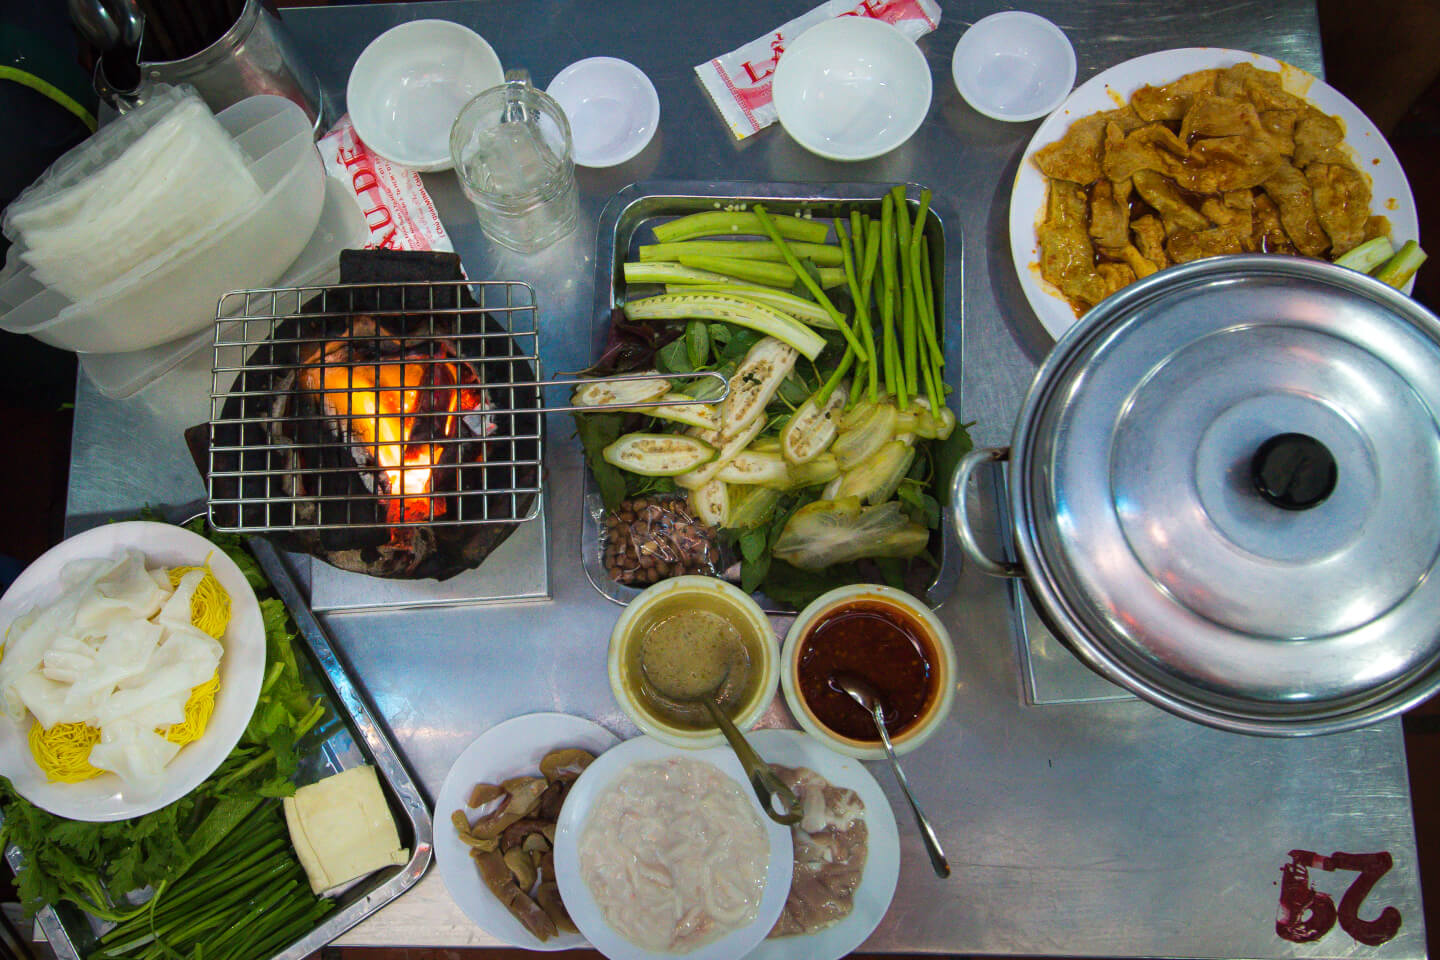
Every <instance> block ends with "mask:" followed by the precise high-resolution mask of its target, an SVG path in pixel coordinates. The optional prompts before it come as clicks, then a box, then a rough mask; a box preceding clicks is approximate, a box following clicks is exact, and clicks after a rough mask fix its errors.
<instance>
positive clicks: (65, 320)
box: [0, 96, 325, 353]
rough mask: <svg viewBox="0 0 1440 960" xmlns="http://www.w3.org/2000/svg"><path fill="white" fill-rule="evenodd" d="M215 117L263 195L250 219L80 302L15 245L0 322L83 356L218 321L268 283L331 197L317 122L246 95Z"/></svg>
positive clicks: (278, 101)
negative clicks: (221, 311) (229, 298)
mask: <svg viewBox="0 0 1440 960" xmlns="http://www.w3.org/2000/svg"><path fill="white" fill-rule="evenodd" d="M215 119H216V120H218V121H219V123H220V125H221V126H222V127H223V128H224V129H225V131H226V132H227V133H229V134H230V136H231V137H233V138H234V139H235V143H236V145H237V146H239V148H240V152H241V153H242V154H244V156H245V158H246V160H247V166H248V168H249V170H250V173H251V174H252V175H253V176H254V177H255V180H256V182H257V183H258V184H259V186H260V190H261V192H262V198H261V201H260V203H259V204H258V205H257V206H256V207H255V208H253V209H252V210H251V211H250V213H249V214H248V215H247V216H244V217H241V218H239V219H237V220H235V221H233V222H231V223H228V224H217V225H216V227H215V229H214V230H213V232H211V233H210V234H209V235H208V236H207V237H206V238H205V239H204V240H202V241H201V242H200V243H199V244H198V245H196V246H194V247H192V248H190V249H189V250H188V251H187V252H185V253H184V254H182V255H180V256H178V257H174V258H166V257H159V258H156V262H152V263H151V264H147V265H146V266H145V268H143V270H142V271H140V272H139V273H138V275H136V276H133V277H125V278H122V279H121V280H119V281H117V282H116V283H115V284H114V285H113V286H112V287H111V289H110V290H109V291H107V292H106V293H105V294H104V295H103V296H101V297H99V298H97V299H95V300H90V301H86V302H82V303H76V302H74V301H72V300H70V299H69V298H68V297H66V296H64V295H63V294H61V293H58V292H57V291H54V290H51V289H49V288H47V287H46V286H44V285H43V284H42V283H40V282H39V281H38V280H37V279H36V278H35V276H34V273H33V271H32V270H31V269H30V267H29V265H28V264H25V263H24V262H23V261H21V259H20V257H19V255H18V251H16V250H12V251H11V253H10V256H9V258H8V260H7V262H6V264H5V269H4V270H3V271H0V311H3V313H0V329H4V330H8V331H9V332H11V333H23V334H29V335H30V336H32V337H35V338H36V339H37V340H40V341H42V342H44V343H48V344H50V345H52V346H56V347H60V348H62V349H65V350H74V351H76V352H77V353H122V352H127V351H132V350H143V349H145V348H147V347H152V346H155V345H157V344H162V343H167V342H169V341H172V340H175V339H177V338H179V337H183V336H185V335H186V334H189V333H195V332H197V331H199V330H200V329H202V328H203V327H205V326H206V325H207V324H209V323H212V322H213V321H214V319H215V305H216V302H217V301H218V300H219V299H220V295H221V294H223V293H225V292H226V291H229V290H235V289H242V288H249V287H263V286H265V285H267V284H269V283H272V282H273V281H274V280H275V279H276V278H277V277H279V276H280V275H281V274H282V273H284V272H285V270H286V268H287V267H289V266H290V264H291V263H292V262H293V261H294V260H295V258H296V256H297V255H299V253H300V251H301V250H302V249H304V247H305V245H306V244H307V243H308V242H309V240H310V237H311V235H312V234H313V233H314V232H315V226H316V224H317V223H318V222H319V219H320V208H321V205H322V202H323V200H324V197H325V170H324V167H323V165H322V164H321V161H320V154H319V152H318V151H316V149H315V144H314V140H313V139H312V133H311V129H310V121H309V120H308V119H307V118H306V116H305V112H304V111H303V110H301V109H300V108H299V107H298V106H296V105H295V104H294V103H291V102H290V101H289V100H286V99H284V98H283V97H274V96H259V97H251V98H249V99H247V100H242V101H241V102H240V103H237V104H235V105H234V106H232V107H229V108H227V109H226V110H224V111H222V112H221V113H219V114H218V115H217V116H216V118H215ZM96 242H97V243H102V242H104V238H99V237H97V238H96Z"/></svg>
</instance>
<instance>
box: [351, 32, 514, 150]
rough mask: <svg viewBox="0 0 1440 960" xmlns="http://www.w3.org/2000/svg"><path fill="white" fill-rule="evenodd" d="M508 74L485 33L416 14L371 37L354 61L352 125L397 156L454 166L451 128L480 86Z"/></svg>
mask: <svg viewBox="0 0 1440 960" xmlns="http://www.w3.org/2000/svg"><path fill="white" fill-rule="evenodd" d="M504 81H505V71H504V70H502V69H501V67H500V58H499V57H497V56H496V55H495V51H494V50H493V49H491V47H490V44H488V43H486V42H485V38H484V37H482V36H480V35H479V34H478V33H476V32H475V31H473V30H469V29H467V28H465V27H462V26H460V24H458V23H451V22H450V21H448V20H413V21H411V22H410V23H402V24H400V26H398V27H392V28H391V29H389V30H386V31H385V32H384V33H382V34H380V36H378V37H376V38H375V39H374V40H372V41H370V45H369V46H368V47H366V48H365V50H364V52H363V53H361V54H360V56H359V58H358V59H357V60H356V61H355V66H353V67H352V68H351V69H350V81H349V83H348V84H346V87H345V101H346V106H347V109H348V110H349V111H350V120H351V122H352V123H354V124H355V132H356V133H357V134H359V135H360V139H361V140H363V141H365V145H366V146H367V147H369V148H370V149H371V150H374V151H375V152H376V153H378V154H380V156H382V157H384V158H385V159H386V160H389V161H391V162H392V163H398V164H401V165H402V166H406V167H411V168H413V169H415V170H423V171H432V170H449V169H450V128H451V127H452V126H453V125H454V124H455V118H456V117H457V116H458V115H459V114H460V108H461V107H463V106H465V104H466V103H468V102H469V101H470V100H471V99H472V98H473V97H474V96H475V95H476V94H477V93H479V92H480V91H482V90H488V89H489V88H491V87H493V86H496V85H497V84H500V83H503V82H504Z"/></svg>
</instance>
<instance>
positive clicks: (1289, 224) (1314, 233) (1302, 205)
mask: <svg viewBox="0 0 1440 960" xmlns="http://www.w3.org/2000/svg"><path fill="white" fill-rule="evenodd" d="M1262 186H1263V187H1264V188H1265V193H1266V194H1267V195H1269V197H1270V199H1271V200H1274V201H1275V206H1277V207H1279V208H1280V224H1281V226H1283V227H1284V228H1285V235H1286V236H1287V237H1289V238H1290V242H1291V243H1292V244H1294V245H1295V249H1296V250H1298V251H1300V252H1301V253H1302V254H1304V255H1305V256H1307V257H1318V256H1320V255H1321V254H1322V253H1324V252H1325V251H1326V250H1328V249H1329V248H1330V238H1329V237H1328V236H1326V234H1325V230H1324V228H1323V227H1321V226H1320V219H1319V217H1317V216H1316V215H1315V200H1314V197H1313V196H1312V195H1311V192H1310V184H1309V182H1308V181H1307V180H1306V179H1305V174H1303V173H1301V172H1300V171H1299V170H1296V169H1295V168H1294V167H1293V166H1291V165H1290V164H1288V163H1287V164H1285V165H1284V166H1282V167H1281V168H1280V169H1279V170H1277V171H1276V172H1275V173H1274V175H1272V176H1271V177H1270V178H1269V179H1268V180H1266V181H1265V182H1264V183H1263V184H1262Z"/></svg>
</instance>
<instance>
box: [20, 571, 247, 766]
mask: <svg viewBox="0 0 1440 960" xmlns="http://www.w3.org/2000/svg"><path fill="white" fill-rule="evenodd" d="M199 569H202V568H200V567H194V566H189V567H172V568H170V569H169V570H168V571H167V572H166V574H167V576H168V577H169V579H170V586H171V587H177V586H179V584H180V580H181V578H183V577H184V576H185V574H187V573H189V572H190V571H192V570H199ZM203 569H204V570H205V579H203V580H201V581H200V584H199V585H198V586H197V587H196V588H195V595H194V597H193V598H192V599H191V601H190V621H191V623H193V624H194V625H195V627H196V629H198V630H203V631H205V632H206V633H208V634H209V635H210V636H212V637H214V638H215V639H217V640H219V639H220V638H221V637H222V636H224V635H225V630H226V628H227V627H228V626H229V625H230V594H229V593H228V592H226V590H225V588H224V587H223V586H221V584H220V581H219V580H217V579H216V578H215V574H214V573H213V572H212V571H211V570H210V564H209V562H208V561H207V562H206V564H205V566H204V568H203ZM0 655H3V648H0ZM219 690H220V671H219V670H216V671H215V675H214V676H212V677H211V678H210V679H209V680H207V681H206V682H204V683H202V684H200V686H198V687H196V688H195V689H193V690H192V691H190V698H189V699H188V700H186V701H185V719H184V720H183V721H181V722H180V723H175V724H171V725H170V726H169V727H167V728H165V729H163V730H162V729H158V728H157V729H156V731H155V732H156V733H158V734H160V735H162V736H163V737H164V738H165V739H166V740H168V741H170V742H171V743H173V744H176V745H177V746H184V745H185V744H187V743H193V742H194V741H196V740H199V739H200V738H201V737H202V736H204V735H205V728H206V726H208V725H209V723H210V717H211V716H212V715H213V714H214V712H215V697H216V694H217V693H218V692H219ZM29 739H30V754H31V756H33V757H34V758H35V763H36V764H37V765H38V766H39V767H40V769H41V770H42V771H44V773H45V776H46V779H48V780H50V781H51V782H52V783H79V782H81V781H82V780H88V779H90V778H91V777H94V776H98V775H99V774H101V773H104V772H105V771H103V770H101V769H99V768H98V767H94V766H92V765H91V764H90V760H89V757H90V749H91V748H92V747H94V746H95V744H97V743H99V742H100V730H99V729H98V728H96V727H92V726H90V725H89V724H85V723H57V724H55V725H54V726H52V727H50V729H48V730H47V729H45V728H43V727H41V725H40V723H39V722H38V721H36V722H35V723H34V724H32V725H31V727H30V738H29Z"/></svg>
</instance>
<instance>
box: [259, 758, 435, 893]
mask: <svg viewBox="0 0 1440 960" xmlns="http://www.w3.org/2000/svg"><path fill="white" fill-rule="evenodd" d="M284 806H285V823H286V825H288V826H289V828H290V843H291V844H292V845H293V846H294V847H295V854H296V856H298V857H299V858H300V865H301V866H303V867H304V868H305V873H306V875H307V876H308V877H309V878H310V889H311V890H313V891H315V893H317V894H321V893H324V892H326V891H328V890H333V889H334V888H336V887H339V886H341V885H343V884H346V883H349V882H350V881H351V880H354V879H356V878H357V877H363V876H365V875H366V874H367V873H373V872H374V871H376V870H379V869H380V868H381V867H388V866H390V865H392V864H395V865H399V864H403V863H405V862H406V861H408V860H409V859H410V852H409V851H408V850H404V849H402V848H401V846H400V834H399V832H398V831H397V830H396V829H395V819H394V818H393V817H392V816H391V815H390V808H389V807H388V806H386V804H385V795H384V793H382V792H381V790H380V781H379V779H378V778H377V777H376V775H375V768H374V767H372V766H369V765H362V766H359V767H351V768H350V769H349V770H346V771H344V772H342V773H337V774H335V775H334V776H332V777H326V778H325V779H324V780H321V781H319V782H318V783H312V784H310V785H308V786H304V787H301V788H300V789H299V790H296V791H295V796H293V797H286V798H285V801H284Z"/></svg>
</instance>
